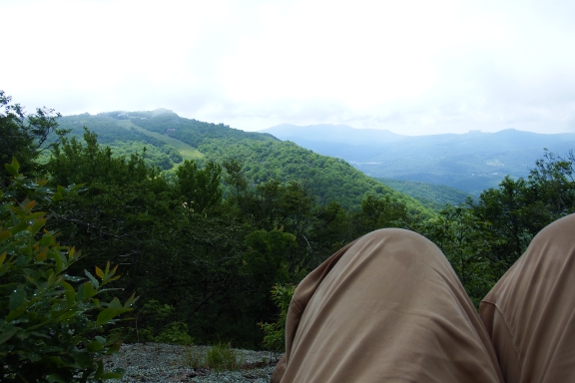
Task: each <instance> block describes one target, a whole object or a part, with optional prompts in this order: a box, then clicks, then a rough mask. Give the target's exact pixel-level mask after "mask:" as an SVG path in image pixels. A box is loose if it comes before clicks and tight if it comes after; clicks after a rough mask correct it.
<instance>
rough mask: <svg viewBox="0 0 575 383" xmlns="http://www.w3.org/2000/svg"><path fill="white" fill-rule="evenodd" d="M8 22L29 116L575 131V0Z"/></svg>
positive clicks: (60, 14)
mask: <svg viewBox="0 0 575 383" xmlns="http://www.w3.org/2000/svg"><path fill="white" fill-rule="evenodd" d="M0 20H1V22H0V24H1V25H2V33H3V37H2V43H3V44H2V45H3V46H2V50H1V52H2V53H1V59H0V89H2V90H4V91H5V92H6V93H7V94H8V95H11V96H12V97H13V101H14V102H18V103H20V104H22V105H23V106H25V107H26V109H27V111H29V112H31V111H33V110H34V109H35V108H36V107H39V106H47V107H50V108H54V109H56V110H57V111H59V112H60V113H62V114H63V115H69V114H78V113H84V112H89V113H92V114H94V113H99V112H104V111H114V110H125V111H139V110H152V109H156V108H167V109H171V110H173V111H174V112H176V113H178V114H179V115H180V116H183V117H188V118H195V119H198V120H201V121H208V122H216V123H217V122H224V123H226V124H229V125H231V126H232V127H235V128H239V129H244V130H260V129H265V128H268V127H271V126H274V125H278V124H280V123H291V124H296V125H310V124H347V125H350V126H352V127H355V128H373V129H389V130H391V131H393V132H395V133H400V134H410V135H419V134H435V133H447V132H450V133H464V132H467V131H468V130H471V129H473V130H476V129H480V130H482V131H485V132H487V131H498V130H501V129H505V128H515V129H520V130H528V131H534V132H542V133H557V132H575V21H574V20H575V1H573V0H559V1H554V0H545V1H543V0H541V1H530V0H521V1H507V0H496V1H491V0H477V1H458V0H433V1H430V0H393V1H388V0H379V1H376V0H371V1H362V0H353V1H337V0H302V1H300V0H270V1H264V0H261V1H260V0H237V1H232V0H229V1H227V0H202V1H191V0H188V1H170V0H162V1H158V0H154V1H142V0H134V1H132V0H125V1H124V0H92V1H78V0H74V1H52V0H42V1H27V0H17V1H16V0H14V1H12V0H0Z"/></svg>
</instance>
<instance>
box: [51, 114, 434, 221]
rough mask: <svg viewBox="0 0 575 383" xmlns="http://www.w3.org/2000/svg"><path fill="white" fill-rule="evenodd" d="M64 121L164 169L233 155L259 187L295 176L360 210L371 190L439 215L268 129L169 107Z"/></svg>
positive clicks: (321, 195) (425, 214)
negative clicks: (253, 129) (185, 114)
mask: <svg viewBox="0 0 575 383" xmlns="http://www.w3.org/2000/svg"><path fill="white" fill-rule="evenodd" d="M59 123H60V126H61V127H62V128H64V129H70V130H71V132H70V135H71V136H76V137H79V138H81V137H82V136H83V134H84V130H83V127H87V128H88V129H89V130H90V131H92V132H94V133H96V134H98V142H100V143H102V144H105V145H108V146H110V148H111V149H112V152H113V153H114V154H115V155H118V154H127V155H129V154H132V153H136V152H138V150H140V151H139V153H142V150H143V147H144V146H145V147H146V154H145V155H144V159H145V160H146V162H147V163H148V164H154V165H156V166H159V167H160V168H161V169H163V170H170V169H172V170H175V168H176V167H177V165H178V164H181V162H182V160H184V159H196V160H197V163H198V164H200V165H202V164H207V163H209V162H210V161H215V162H217V163H220V164H221V163H222V162H223V161H224V160H232V159H233V160H235V161H237V162H238V163H239V164H241V167H242V174H243V176H244V177H245V178H246V181H247V182H248V183H249V184H251V185H253V186H255V185H259V184H262V183H266V182H268V181H270V180H278V181H280V182H291V181H295V182H298V183H299V184H300V185H301V186H302V187H303V188H305V189H306V190H307V191H308V192H309V193H311V194H312V195H314V196H315V198H316V202H317V203H319V204H328V203H330V202H337V203H339V204H341V205H342V206H343V207H346V208H351V209H359V208H360V206H361V201H362V200H363V198H364V196H365V195H367V194H371V195H373V196H374V197H378V196H379V197H389V198H390V199H391V200H392V201H396V202H399V203H402V204H405V205H406V206H407V209H408V213H409V214H410V216H412V217H416V216H421V217H422V218H430V217H431V216H432V215H433V213H432V212H431V211H430V210H429V209H427V208H425V207H424V206H423V205H422V204H421V203H420V202H419V201H417V200H415V199H413V198H411V197H407V196H406V195H404V194H402V193H400V192H397V191H395V190H392V189H390V188H388V187H386V186H385V185H383V184H381V183H380V182H377V181H375V180H373V179H371V178H369V177H367V176H365V175H364V174H363V173H361V172H360V171H357V170H356V169H355V168H353V167H352V166H350V165H349V164H348V163H346V162H345V161H343V160H340V159H335V158H331V157H326V156H322V155H319V154H316V153H313V152H312V151H310V150H307V149H303V148H301V147H299V146H297V145H295V144H293V143H291V142H282V141H280V140H278V139H276V138H274V137H273V136H270V135H268V134H260V133H247V132H243V131H241V130H236V129H231V128H229V127H227V126H225V125H224V124H209V123H205V122H201V121H197V120H190V119H186V118H181V117H179V116H178V115H176V114H175V113H173V112H170V111H167V110H158V111H153V112H134V113H124V112H112V113H103V114H99V115H97V116H90V115H79V116H68V117H63V118H61V119H60V121H59ZM226 192H227V190H226Z"/></svg>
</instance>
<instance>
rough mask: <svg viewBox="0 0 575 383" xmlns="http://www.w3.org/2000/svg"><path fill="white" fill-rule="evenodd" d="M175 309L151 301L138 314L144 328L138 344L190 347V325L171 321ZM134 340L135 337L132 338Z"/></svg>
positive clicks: (140, 333) (137, 338)
mask: <svg viewBox="0 0 575 383" xmlns="http://www.w3.org/2000/svg"><path fill="white" fill-rule="evenodd" d="M174 310H175V309H174V307H173V306H170V305H167V304H161V303H160V302H158V301H157V300H155V299H150V300H149V301H148V302H146V304H144V306H143V307H142V310H140V312H139V313H138V323H139V325H141V326H143V328H142V329H141V330H139V331H138V334H137V336H136V338H135V339H131V340H132V341H133V340H135V341H136V342H157V343H170V344H181V345H189V344H192V337H191V336H190V335H189V334H188V325H187V324H185V323H183V322H180V321H171V320H170V318H172V317H173V314H174ZM132 338H133V337H132Z"/></svg>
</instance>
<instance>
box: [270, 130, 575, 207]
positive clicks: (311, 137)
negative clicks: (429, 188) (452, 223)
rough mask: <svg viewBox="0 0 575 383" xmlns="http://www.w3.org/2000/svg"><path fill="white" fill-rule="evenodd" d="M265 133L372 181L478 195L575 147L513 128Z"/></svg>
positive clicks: (572, 141)
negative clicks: (425, 132)
mask: <svg viewBox="0 0 575 383" xmlns="http://www.w3.org/2000/svg"><path fill="white" fill-rule="evenodd" d="M261 132H262V133H269V134H272V135H273V136H275V137H277V138H279V139H281V140H286V141H292V142H294V143H296V144H298V145H300V146H302V147H304V148H307V149H310V150H313V151H314V152H316V153H320V154H323V155H327V156H332V157H337V158H342V159H344V160H346V161H347V162H349V163H350V164H351V165H353V166H354V167H355V168H357V169H359V170H361V171H362V172H364V173H365V174H367V175H369V176H372V177H376V178H387V179H394V180H409V181H418V182H426V183H432V184H441V185H447V186H450V187H453V188H456V189H460V190H463V191H465V192H467V193H470V194H472V195H475V196H477V195H479V194H480V193H481V191H483V190H485V189H487V188H490V187H496V186H497V185H498V184H499V182H500V181H501V180H502V179H503V178H504V177H505V176H506V175H510V176H511V177H515V178H517V177H525V176H527V174H528V173H529V170H530V169H531V168H532V167H533V166H534V164H535V161H536V160H537V159H539V158H541V157H542V156H543V154H544V149H545V148H546V149H548V150H549V151H551V152H554V153H557V154H559V155H564V154H565V153H567V152H568V151H569V150H572V149H573V148H575V133H565V134H536V133H528V132H522V131H517V130H513V129H509V130H503V131H500V132H497V133H481V132H479V131H470V132H469V133H467V134H441V135H429V136H413V137H412V136H402V135H398V134H394V133H392V132H390V131H386V130H370V129H354V128H351V127H349V126H346V125H313V126H295V125H288V124H283V125H278V126H275V127H272V128H269V129H266V130H263V131H261Z"/></svg>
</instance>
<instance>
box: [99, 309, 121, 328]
mask: <svg viewBox="0 0 575 383" xmlns="http://www.w3.org/2000/svg"><path fill="white" fill-rule="evenodd" d="M115 316H116V309H115V308H113V307H108V308H107V309H105V310H102V311H101V312H100V314H98V319H97V320H96V324H97V325H98V326H101V325H103V324H105V323H108V322H109V321H110V320H111V319H112V318H114V317H115Z"/></svg>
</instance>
